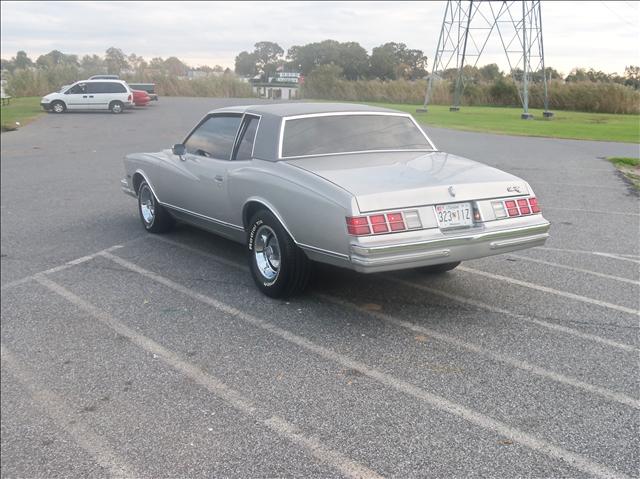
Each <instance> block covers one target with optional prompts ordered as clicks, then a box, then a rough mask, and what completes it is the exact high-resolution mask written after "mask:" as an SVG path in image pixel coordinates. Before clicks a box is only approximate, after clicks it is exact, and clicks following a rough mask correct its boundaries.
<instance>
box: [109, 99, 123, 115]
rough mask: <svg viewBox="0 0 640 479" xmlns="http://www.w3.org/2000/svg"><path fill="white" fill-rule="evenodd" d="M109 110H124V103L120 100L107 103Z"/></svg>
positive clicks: (114, 111) (113, 111) (117, 111)
mask: <svg viewBox="0 0 640 479" xmlns="http://www.w3.org/2000/svg"><path fill="white" fill-rule="evenodd" d="M109 110H111V113H116V114H118V113H122V111H123V110H124V103H122V102H121V101H112V102H111V104H109Z"/></svg>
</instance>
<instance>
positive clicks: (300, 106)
mask: <svg viewBox="0 0 640 479" xmlns="http://www.w3.org/2000/svg"><path fill="white" fill-rule="evenodd" d="M220 112H234V113H255V114H257V115H270V116H274V117H280V118H284V117H288V116H298V115H311V114H317V113H349V112H372V113H399V114H406V113H404V112H401V111H398V110H391V109H389V108H381V107H375V106H370V105H361V104H358V103H320V102H288V103H266V104H264V105H248V106H233V107H226V108H219V109H217V110H213V111H210V112H209V113H220Z"/></svg>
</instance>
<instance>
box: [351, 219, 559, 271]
mask: <svg viewBox="0 0 640 479" xmlns="http://www.w3.org/2000/svg"><path fill="white" fill-rule="evenodd" d="M550 226H551V225H550V224H549V223H548V222H545V223H542V224H537V225H533V226H525V227H519V228H510V229H502V230H498V231H481V232H477V233H473V234H467V235H457V236H450V237H444V238H443V237H442V235H441V234H440V233H439V230H438V233H439V234H440V237H438V238H434V239H428V240H424V241H416V242H411V243H402V244H392V245H380V246H364V245H360V244H351V255H350V260H351V265H352V268H353V269H354V270H356V271H359V272H361V273H377V272H382V271H392V270H399V269H408V268H417V267H421V266H429V265H433V264H440V263H450V262H456V261H465V260H469V259H476V258H482V257H485V256H491V255H496V254H500V253H507V252H509V251H516V250H520V249H525V248H531V247H534V246H541V245H543V244H544V243H545V241H546V240H547V238H548V237H549V233H548V231H549V227H550Z"/></svg>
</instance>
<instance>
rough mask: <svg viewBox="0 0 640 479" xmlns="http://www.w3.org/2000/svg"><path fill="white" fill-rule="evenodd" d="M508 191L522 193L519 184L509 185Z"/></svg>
mask: <svg viewBox="0 0 640 479" xmlns="http://www.w3.org/2000/svg"><path fill="white" fill-rule="evenodd" d="M507 191H508V192H509V193H520V187H519V186H507Z"/></svg>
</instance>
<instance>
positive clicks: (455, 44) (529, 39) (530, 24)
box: [417, 0, 553, 119]
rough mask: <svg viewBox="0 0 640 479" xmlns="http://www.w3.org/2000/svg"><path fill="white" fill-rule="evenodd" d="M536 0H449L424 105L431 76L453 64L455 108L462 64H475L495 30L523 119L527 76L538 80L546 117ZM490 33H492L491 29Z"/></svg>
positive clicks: (526, 105)
mask: <svg viewBox="0 0 640 479" xmlns="http://www.w3.org/2000/svg"><path fill="white" fill-rule="evenodd" d="M540 3H541V2H540V0H522V1H516V0H512V1H501V2H492V1H490V0H448V1H447V4H446V7H445V12H444V17H443V20H442V26H441V27H440V35H439V37H438V46H437V49H436V54H435V55H434V60H433V66H432V69H431V75H430V76H429V81H428V84H427V91H426V93H425V98H424V105H423V108H421V109H418V110H417V111H418V112H426V111H428V107H429V102H430V101H431V98H432V93H433V88H434V81H437V80H438V79H440V78H442V74H443V73H444V72H445V71H446V70H451V69H455V70H456V80H455V81H456V83H455V90H454V96H453V105H452V106H451V107H450V108H449V110H450V111H459V110H460V103H461V101H462V98H463V93H464V87H465V80H466V79H465V76H464V66H465V65H472V66H473V67H476V66H477V65H478V61H479V60H480V57H481V55H482V53H483V52H484V50H485V48H486V46H487V43H488V42H489V40H490V38H491V36H492V34H494V32H497V35H498V37H499V39H500V44H501V46H502V49H503V50H504V53H505V55H506V57H507V62H508V64H509V69H510V73H511V78H512V79H513V81H514V82H515V83H516V85H517V87H518V95H519V97H520V102H521V104H522V108H523V113H522V115H521V117H522V118H523V119H531V118H533V115H532V114H531V113H530V112H529V100H530V86H531V83H532V81H539V80H541V81H542V83H543V92H542V93H543V95H544V98H543V101H544V117H545V118H551V117H552V116H553V113H552V112H550V111H549V110H548V108H549V98H548V85H547V74H546V70H545V61H544V46H543V41H542V10H541V7H540ZM494 36H495V35H494Z"/></svg>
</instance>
